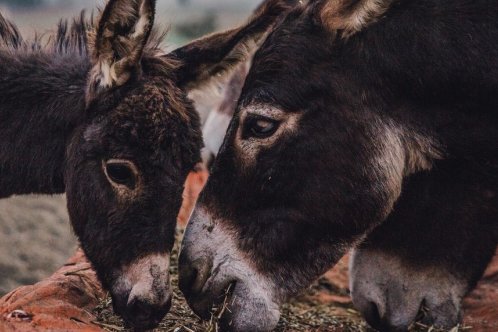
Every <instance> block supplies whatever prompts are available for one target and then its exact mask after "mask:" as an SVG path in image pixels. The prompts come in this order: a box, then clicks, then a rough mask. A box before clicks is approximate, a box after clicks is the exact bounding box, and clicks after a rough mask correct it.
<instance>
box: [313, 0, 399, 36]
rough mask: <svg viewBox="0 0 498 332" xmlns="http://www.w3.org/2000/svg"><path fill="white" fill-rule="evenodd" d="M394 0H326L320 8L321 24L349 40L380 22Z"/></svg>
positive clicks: (321, 3) (321, 2)
mask: <svg viewBox="0 0 498 332" xmlns="http://www.w3.org/2000/svg"><path fill="white" fill-rule="evenodd" d="M392 2H393V0H324V1H320V4H319V5H318V8H319V10H320V13H319V17H320V21H321V23H322V24H323V25H324V26H325V27H326V28H327V29H328V30H331V31H339V32H340V33H341V36H342V37H343V38H348V37H350V36H352V35H354V34H355V33H357V32H359V31H361V30H362V29H364V28H365V27H367V26H368V25H370V24H372V23H374V22H376V21H377V20H379V19H380V18H381V17H382V16H383V15H384V14H385V13H386V11H387V10H388V9H389V6H390V5H391V3H392Z"/></svg>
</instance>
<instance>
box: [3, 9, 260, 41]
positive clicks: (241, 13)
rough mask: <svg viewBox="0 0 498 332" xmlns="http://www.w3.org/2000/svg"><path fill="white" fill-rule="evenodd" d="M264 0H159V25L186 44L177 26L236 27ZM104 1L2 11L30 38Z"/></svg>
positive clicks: (171, 39) (170, 37) (171, 37)
mask: <svg viewBox="0 0 498 332" xmlns="http://www.w3.org/2000/svg"><path fill="white" fill-rule="evenodd" d="M259 2H260V0H157V4H158V8H157V23H159V24H160V25H162V26H165V27H168V26H170V27H171V28H172V33H171V34H170V36H169V37H168V43H169V44H174V45H177V44H182V43H184V42H185V41H186V39H185V37H182V36H179V35H178V34H177V33H175V26H177V25H178V26H181V25H185V24H189V23H192V22H196V21H202V20H203V19H205V17H206V16H208V15H210V16H212V17H214V18H215V23H216V29H225V28H228V27H232V26H235V25H237V24H239V23H241V22H244V20H245V19H246V18H247V17H248V16H249V15H250V13H251V11H252V10H253V9H254V8H255V7H256V6H257V5H258V4H259ZM104 3H105V1H104V0H0V11H1V12H2V13H3V14H4V15H5V16H7V17H8V18H9V19H11V20H13V21H14V22H15V23H16V24H17V25H18V26H19V27H20V29H21V31H22V33H23V35H25V36H30V35H33V34H34V32H35V31H36V32H37V33H43V32H46V31H47V30H49V29H52V28H53V27H54V26H55V24H56V23H57V21H58V20H59V19H61V18H71V17H73V16H75V15H78V14H79V12H80V11H81V10H83V9H85V10H87V11H88V12H91V11H92V10H93V9H95V8H97V6H102V5H103V4H104Z"/></svg>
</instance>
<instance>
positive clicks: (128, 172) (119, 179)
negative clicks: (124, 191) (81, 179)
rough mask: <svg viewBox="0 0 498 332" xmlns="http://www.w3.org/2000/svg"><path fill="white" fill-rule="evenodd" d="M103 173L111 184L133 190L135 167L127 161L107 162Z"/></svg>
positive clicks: (135, 174)
mask: <svg viewBox="0 0 498 332" xmlns="http://www.w3.org/2000/svg"><path fill="white" fill-rule="evenodd" d="M105 173H106V175H107V177H108V178H109V180H110V181H111V182H112V183H113V184H117V185H123V186H127V187H128V188H130V189H133V188H134V187H135V184H136V181H137V179H136V177H137V172H136V167H135V165H134V164H133V163H131V162H129V161H124V160H123V161H121V160H109V161H107V162H106V163H105Z"/></svg>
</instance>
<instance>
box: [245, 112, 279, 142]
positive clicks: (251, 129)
mask: <svg viewBox="0 0 498 332" xmlns="http://www.w3.org/2000/svg"><path fill="white" fill-rule="evenodd" d="M277 129H278V122H277V121H275V120H272V119H269V118H266V117H261V116H257V117H251V118H249V119H247V121H246V125H245V132H246V135H247V136H252V137H256V138H267V137H270V136H271V135H273V134H274V133H275V132H276V131H277Z"/></svg>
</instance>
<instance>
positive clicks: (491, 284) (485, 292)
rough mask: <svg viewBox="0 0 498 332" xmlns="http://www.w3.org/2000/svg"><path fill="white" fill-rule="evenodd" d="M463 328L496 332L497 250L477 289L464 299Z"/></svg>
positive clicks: (476, 331) (473, 330)
mask: <svg viewBox="0 0 498 332" xmlns="http://www.w3.org/2000/svg"><path fill="white" fill-rule="evenodd" d="M464 310H465V319H464V322H465V326H469V327H472V332H488V331H498V250H497V251H496V255H495V257H494V259H493V261H492V262H491V264H490V265H489V266H488V269H487V270H486V272H485V274H484V277H483V278H482V279H481V281H480V282H479V284H478V285H477V288H476V289H475V290H474V291H473V292H472V293H470V294H469V295H468V296H467V297H466V298H465V303H464Z"/></svg>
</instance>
